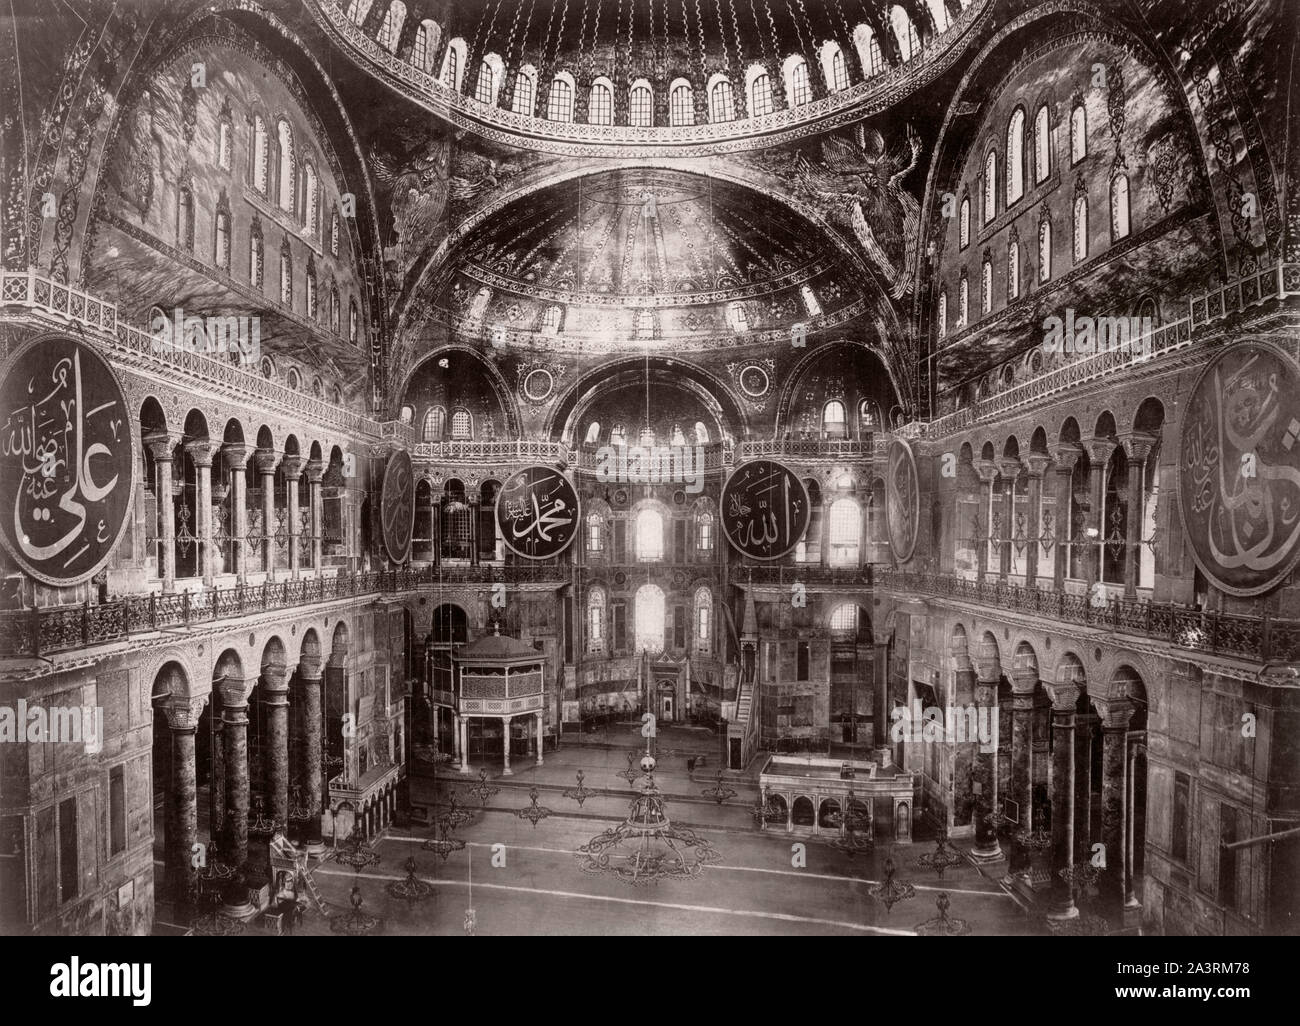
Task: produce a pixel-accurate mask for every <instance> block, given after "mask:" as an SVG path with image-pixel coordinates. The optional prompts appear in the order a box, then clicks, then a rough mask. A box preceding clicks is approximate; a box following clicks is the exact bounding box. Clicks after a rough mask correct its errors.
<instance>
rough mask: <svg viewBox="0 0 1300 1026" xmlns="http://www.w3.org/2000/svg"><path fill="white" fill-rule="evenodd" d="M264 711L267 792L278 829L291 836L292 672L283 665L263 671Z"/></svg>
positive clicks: (268, 666) (270, 665)
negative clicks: (290, 722) (290, 691)
mask: <svg viewBox="0 0 1300 1026" xmlns="http://www.w3.org/2000/svg"><path fill="white" fill-rule="evenodd" d="M262 708H264V709H265V710H266V724H267V728H268V729H267V737H266V739H265V741H266V743H267V748H268V749H269V750H268V752H267V758H266V790H267V793H268V794H269V795H270V797H271V808H270V810H269V811H270V814H271V819H272V821H273V822H274V824H275V829H277V830H279V831H281V832H282V833H283V834H285V836H288V834H289V669H288V667H287V666H285V665H284V664H283V663H266V664H265V665H264V666H263V667H262Z"/></svg>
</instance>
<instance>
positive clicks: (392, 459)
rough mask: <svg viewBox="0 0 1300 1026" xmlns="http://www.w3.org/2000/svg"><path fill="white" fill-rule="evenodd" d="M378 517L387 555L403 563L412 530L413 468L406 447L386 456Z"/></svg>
mask: <svg viewBox="0 0 1300 1026" xmlns="http://www.w3.org/2000/svg"><path fill="white" fill-rule="evenodd" d="M379 516H380V527H381V529H382V530H381V533H382V534H383V537H384V548H385V549H386V550H387V551H388V558H389V559H391V560H392V561H393V562H394V563H405V562H406V557H407V556H408V555H410V552H411V534H412V532H413V531H414V530H415V467H414V466H413V465H412V463H411V454H410V453H409V452H407V451H406V450H405V449H394V450H393V452H392V454H391V455H390V456H389V457H388V465H387V466H386V467H385V468H384V484H383V488H382V490H381V491H380V493H379Z"/></svg>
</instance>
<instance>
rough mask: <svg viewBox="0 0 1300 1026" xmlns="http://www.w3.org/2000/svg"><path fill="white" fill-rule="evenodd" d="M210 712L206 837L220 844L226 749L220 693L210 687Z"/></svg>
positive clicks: (224, 820) (224, 831) (223, 824)
mask: <svg viewBox="0 0 1300 1026" xmlns="http://www.w3.org/2000/svg"><path fill="white" fill-rule="evenodd" d="M211 701H212V712H211V714H210V715H209V722H210V723H211V725H212V730H211V733H210V748H209V751H210V752H211V754H212V760H211V763H212V765H211V770H212V772H211V774H210V775H209V777H208V837H209V838H211V840H212V841H213V843H215V844H218V845H220V844H221V841H222V839H223V838H224V837H225V835H226V750H225V731H224V730H223V729H222V717H223V714H222V710H221V708H220V706H221V693H220V692H219V691H218V690H217V688H216V687H215V686H214V687H213V689H212V698H211Z"/></svg>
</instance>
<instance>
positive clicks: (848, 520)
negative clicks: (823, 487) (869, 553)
mask: <svg viewBox="0 0 1300 1026" xmlns="http://www.w3.org/2000/svg"><path fill="white" fill-rule="evenodd" d="M829 519H830V525H829V526H830V549H829V558H828V562H829V563H830V565H831V566H857V565H858V550H859V542H860V540H861V537H862V511H861V509H859V508H858V504H857V503H856V502H854V501H853V500H852V499H836V500H835V501H834V502H832V503H831V508H830V515H829Z"/></svg>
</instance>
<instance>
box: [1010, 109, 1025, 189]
mask: <svg viewBox="0 0 1300 1026" xmlns="http://www.w3.org/2000/svg"><path fill="white" fill-rule="evenodd" d="M1024 194H1025V112H1024V111H1023V110H1021V109H1019V108H1016V112H1015V113H1014V114H1012V115H1011V123H1010V124H1009V125H1007V206H1010V205H1011V204H1012V203H1015V202H1016V200H1018V199H1020V197H1021V196H1023V195H1024Z"/></svg>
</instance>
